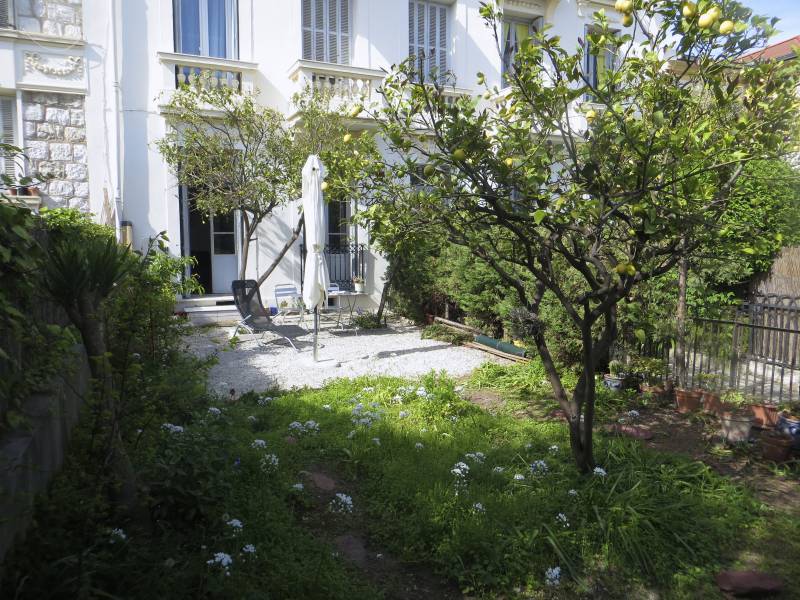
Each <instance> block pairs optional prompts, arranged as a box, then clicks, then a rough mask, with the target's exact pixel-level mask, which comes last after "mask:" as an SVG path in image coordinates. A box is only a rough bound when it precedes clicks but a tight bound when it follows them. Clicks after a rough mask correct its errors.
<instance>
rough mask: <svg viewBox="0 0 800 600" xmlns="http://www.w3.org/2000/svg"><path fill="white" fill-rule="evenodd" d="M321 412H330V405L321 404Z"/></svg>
mask: <svg viewBox="0 0 800 600" xmlns="http://www.w3.org/2000/svg"><path fill="white" fill-rule="evenodd" d="M322 410H327V411H330V410H331V405H330V404H323V405H322Z"/></svg>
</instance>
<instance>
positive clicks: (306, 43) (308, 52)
mask: <svg viewBox="0 0 800 600" xmlns="http://www.w3.org/2000/svg"><path fill="white" fill-rule="evenodd" d="M302 19H303V59H305V60H311V57H312V56H313V51H312V40H313V29H314V27H313V23H312V20H311V0H303V17H302Z"/></svg>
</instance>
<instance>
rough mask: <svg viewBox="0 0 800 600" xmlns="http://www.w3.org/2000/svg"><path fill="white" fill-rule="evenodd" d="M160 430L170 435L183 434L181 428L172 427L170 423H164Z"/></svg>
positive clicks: (177, 426) (178, 426)
mask: <svg viewBox="0 0 800 600" xmlns="http://www.w3.org/2000/svg"><path fill="white" fill-rule="evenodd" d="M161 429H163V430H164V431H169V432H170V433H183V427H181V426H180V425H173V424H172V423H164V424H163V425H162V426H161Z"/></svg>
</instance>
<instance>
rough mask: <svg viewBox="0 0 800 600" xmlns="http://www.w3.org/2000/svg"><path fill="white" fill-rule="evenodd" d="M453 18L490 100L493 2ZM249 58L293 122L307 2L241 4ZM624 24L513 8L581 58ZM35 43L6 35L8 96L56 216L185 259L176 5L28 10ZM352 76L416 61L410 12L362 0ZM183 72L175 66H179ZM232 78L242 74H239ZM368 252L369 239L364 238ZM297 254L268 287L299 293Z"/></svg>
mask: <svg viewBox="0 0 800 600" xmlns="http://www.w3.org/2000/svg"><path fill="white" fill-rule="evenodd" d="M441 3H442V4H445V5H447V6H448V7H449V11H448V30H449V37H450V42H449V45H448V52H449V66H450V69H451V70H452V71H453V73H454V75H455V77H456V85H457V87H458V88H459V91H461V92H463V93H481V92H482V91H483V90H482V89H477V87H476V74H477V72H479V71H481V72H483V73H485V74H486V80H487V83H488V84H489V86H490V87H493V86H495V85H497V86H498V87H499V86H500V70H501V61H500V56H499V54H498V51H497V46H496V43H495V40H494V36H493V32H492V31H490V30H489V29H487V28H486V27H485V25H484V22H483V19H482V18H481V17H480V15H479V13H478V11H479V8H480V1H479V0H441ZM238 4H239V57H238V60H237V61H231V64H232V65H233V67H235V68H237V69H241V72H242V73H243V81H244V86H243V87H244V89H245V90H246V91H248V92H250V93H255V94H258V97H259V99H260V101H261V102H263V103H264V104H266V105H269V106H272V107H276V108H279V109H281V110H284V111H286V112H287V113H289V114H291V111H292V107H291V97H292V95H293V94H294V93H296V92H299V91H300V90H301V88H302V85H303V81H304V79H303V77H302V76H301V75H302V72H303V64H302V61H301V60H300V59H301V58H302V33H301V32H302V29H301V0H271V1H267V0H239V2H238ZM601 8H604V9H606V12H607V14H609V17H610V19H611V21H612V23H613V22H615V21H616V22H619V18H620V17H619V15H616V14H615V13H614V12H613V0H505V2H504V9H505V10H506V12H507V13H509V14H513V15H515V16H517V17H528V18H533V17H535V16H543V17H544V18H545V21H546V22H548V23H550V24H551V25H552V29H551V31H552V33H553V34H555V35H560V36H561V37H562V39H563V40H564V44H565V45H566V46H567V47H571V45H573V44H574V45H577V43H578V38H579V37H581V36H582V35H583V32H584V29H585V25H586V24H588V23H590V22H591V15H592V13H593V12H594V11H595V10H599V9H601ZM16 13H17V15H16V25H17V27H18V28H19V29H21V30H23V31H24V32H25V33H24V35H14V34H13V32H8V31H5V32H4V31H0V94H6V95H15V96H16V99H17V103H16V106H17V111H16V112H17V115H16V116H17V122H18V129H19V131H18V138H19V140H18V141H19V143H20V144H21V145H23V146H25V147H26V150H27V151H28V153H29V155H30V157H31V164H30V165H28V169H29V171H32V170H35V169H38V170H41V171H50V172H51V173H52V175H53V179H52V180H51V181H49V182H48V183H47V184H46V185H44V186H42V188H43V189H42V192H43V200H42V201H43V204H44V205H46V206H72V207H77V208H80V209H82V210H87V211H90V212H92V213H94V214H96V215H97V217H98V219H102V220H105V221H107V222H118V221H119V220H127V221H131V222H132V223H133V230H134V240H135V243H136V245H137V246H140V247H141V246H143V245H144V244H146V242H147V240H148V239H149V238H150V237H152V236H154V235H156V234H158V233H159V232H162V231H165V232H166V233H167V235H168V237H169V240H170V242H169V244H170V250H171V251H172V252H173V253H175V254H181V252H182V248H181V215H180V211H179V202H178V186H177V182H176V179H175V176H174V173H171V172H170V170H169V169H168V167H166V165H165V164H164V161H163V160H162V159H161V157H160V156H159V154H158V152H157V150H156V149H155V144H154V143H155V142H156V141H157V140H158V139H159V138H161V137H162V136H163V135H164V134H165V132H166V128H167V124H166V121H165V115H164V111H163V107H164V104H165V102H166V101H167V99H168V96H169V94H170V93H171V91H172V90H174V87H175V74H174V65H175V63H174V61H175V60H178V59H179V58H180V57H178V58H176V57H175V54H174V51H175V48H174V41H173V2H172V0H16ZM351 23H352V25H351V32H352V36H351V37H352V48H351V61H350V64H351V68H350V69H349V70H348V67H345V68H344V71H345V75H346V76H349V75H347V74H348V73H350V74H352V73H353V71H355V74H354V75H352V76H353V77H358V76H360V75H359V73H362V75H363V73H364V72H365V73H367V74H368V75H369V76H372V77H377V78H380V76H381V70H383V69H386V70H388V69H390V68H391V67H392V65H395V64H397V63H400V62H401V61H403V60H404V59H405V58H406V57H407V54H408V2H406V1H405V0H392V1H389V0H352V11H351ZM170 61H172V62H170ZM233 67H232V68H233ZM297 209H298V206H297V203H296V202H295V203H292V204H291V205H289V206H286V207H285V208H284V209H282V210H280V211H278V212H277V213H276V215H275V216H274V217H273V218H271V219H270V220H268V222H266V223H265V224H264V225H263V226H262V227H261V228H260V230H259V232H258V235H257V239H256V240H255V241H254V242H253V248H251V250H252V251H251V259H250V265H249V269H248V274H249V275H255V274H256V273H257V272H260V271H262V270H263V269H264V268H266V266H267V265H269V264H270V263H271V262H272V259H273V258H274V256H275V254H276V253H277V252H278V250H279V249H280V248H281V247H282V246H283V244H284V243H285V241H286V239H287V235H288V233H289V232H290V231H291V230H292V229H293V227H294V225H295V224H296V221H297V218H298V210H297ZM353 233H354V235H355V236H356V237H357V240H358V242H360V243H367V244H368V243H369V237H368V232H366V231H364V230H363V229H354V231H353ZM299 265H300V247H299V244H296V245H295V247H294V248H293V249H292V250H291V251H290V252H289V254H288V255H287V257H286V258H285V260H284V262H283V263H282V264H281V266H280V267H279V268H278V269H277V271H276V272H275V273H274V274H273V276H272V277H270V279H269V281H268V282H267V284H266V285H265V286H264V288H262V292H263V295H264V297H265V298H271V297H272V295H273V294H272V286H273V285H274V284H275V283H283V282H294V283H296V284H299V271H300V266H299ZM367 269H368V273H367V279H368V281H367V289H368V292H369V294H370V300H369V304H372V305H374V304H375V303H376V302H377V300H378V299H379V297H380V292H381V290H382V283H383V282H382V274H383V271H384V269H385V260H384V259H383V258H382V257H380V256H377V255H376V254H375V253H374V252H371V253H370V256H369V259H368V265H367Z"/></svg>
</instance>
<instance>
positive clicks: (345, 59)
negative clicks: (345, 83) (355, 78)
mask: <svg viewBox="0 0 800 600" xmlns="http://www.w3.org/2000/svg"><path fill="white" fill-rule="evenodd" d="M339 1H340V2H341V6H340V7H339V44H340V50H339V63H340V64H343V65H349V64H350V0H339Z"/></svg>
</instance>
